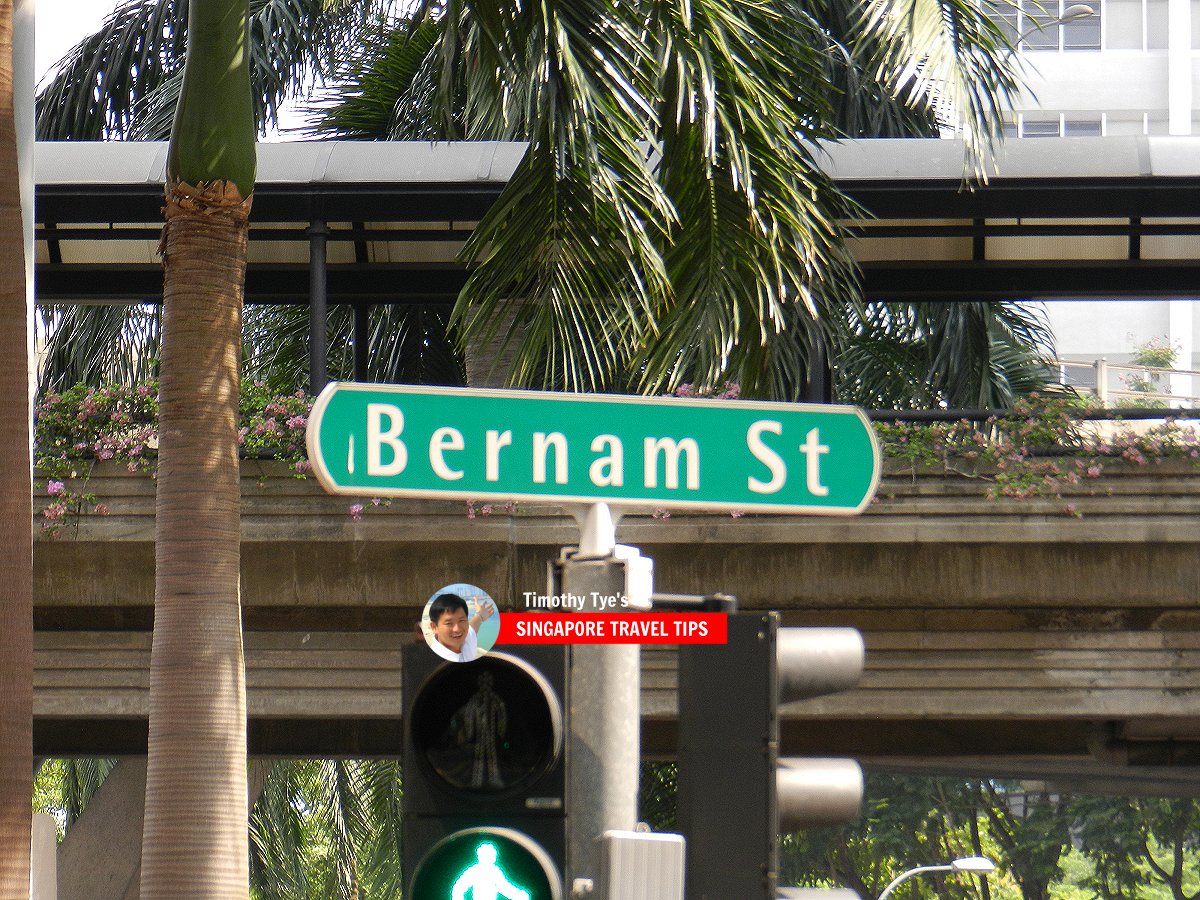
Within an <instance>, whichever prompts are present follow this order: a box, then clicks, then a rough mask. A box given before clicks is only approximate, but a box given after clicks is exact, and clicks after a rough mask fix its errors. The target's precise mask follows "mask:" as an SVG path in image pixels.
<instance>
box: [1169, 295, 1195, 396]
mask: <svg viewBox="0 0 1200 900" xmlns="http://www.w3.org/2000/svg"><path fill="white" fill-rule="evenodd" d="M1167 305H1168V309H1169V312H1168V322H1169V323H1170V324H1169V325H1168V326H1167V340H1168V341H1169V342H1170V344H1171V346H1172V347H1178V348H1179V355H1178V356H1177V357H1176V358H1175V368H1177V369H1193V370H1194V369H1195V368H1196V366H1197V365H1198V364H1197V362H1196V357H1195V353H1196V331H1195V309H1196V301H1194V300H1171V301H1169V302H1168V304H1167ZM1171 393H1172V394H1173V395H1174V396H1176V397H1180V398H1195V397H1200V378H1197V377H1196V376H1195V375H1172V376H1171ZM1182 403H1183V405H1184V406H1195V405H1196V403H1195V401H1194V400H1191V399H1184V400H1183V401H1182Z"/></svg>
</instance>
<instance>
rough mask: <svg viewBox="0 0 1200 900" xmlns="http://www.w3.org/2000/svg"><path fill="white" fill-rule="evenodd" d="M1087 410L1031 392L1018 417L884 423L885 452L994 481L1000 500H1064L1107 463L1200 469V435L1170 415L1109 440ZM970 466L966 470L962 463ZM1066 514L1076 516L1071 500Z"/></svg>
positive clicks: (1123, 429) (993, 492) (992, 493)
mask: <svg viewBox="0 0 1200 900" xmlns="http://www.w3.org/2000/svg"><path fill="white" fill-rule="evenodd" d="M1087 412H1088V411H1087V409H1086V407H1084V406H1083V405H1082V404H1081V403H1080V401H1078V400H1073V399H1062V398H1053V397H1041V396H1039V395H1038V394H1031V395H1030V396H1029V397H1026V398H1023V399H1021V400H1019V401H1017V402H1016V403H1014V404H1013V410H1012V415H1010V416H1005V417H1004V418H998V417H993V418H991V419H988V420H987V421H986V422H984V423H982V424H981V425H980V424H976V423H972V422H968V421H966V420H965V419H964V420H962V421H959V422H948V423H940V422H939V423H933V424H917V425H914V424H905V423H901V422H895V423H878V424H877V425H876V431H877V433H878V435H879V438H880V443H881V445H882V447H883V452H884V455H885V456H887V457H889V458H891V459H900V460H906V461H908V462H909V463H910V464H911V465H912V466H913V467H914V469H915V468H916V467H917V466H925V467H940V468H942V469H943V470H944V471H947V472H950V471H953V472H958V473H959V474H969V475H970V476H971V477H975V478H983V479H987V480H990V481H991V486H990V487H989V489H988V499H991V500H995V499H999V498H1000V497H1012V498H1015V499H1028V498H1030V497H1038V496H1040V497H1047V496H1048V497H1056V498H1058V499H1060V500H1061V499H1062V493H1061V492H1062V489H1063V486H1064V485H1078V484H1081V483H1082V482H1084V481H1085V480H1089V479H1096V478H1100V477H1101V476H1102V475H1103V474H1104V465H1105V462H1106V461H1108V460H1113V459H1124V460H1126V461H1128V462H1131V463H1133V464H1135V465H1139V466H1145V465H1150V464H1151V463H1152V462H1153V463H1161V462H1162V461H1163V460H1165V459H1182V460H1188V461H1191V462H1193V463H1195V464H1197V465H1200V434H1198V432H1197V430H1196V429H1195V428H1194V427H1190V426H1185V425H1180V424H1179V423H1177V422H1176V421H1175V420H1174V419H1171V418H1167V419H1165V420H1164V421H1163V422H1162V423H1160V424H1157V425H1152V426H1150V427H1148V428H1143V429H1135V428H1132V427H1129V426H1118V427H1117V428H1116V430H1115V431H1114V432H1113V433H1112V434H1111V435H1108V436H1107V437H1103V438H1101V437H1097V436H1094V435H1093V434H1091V433H1090V432H1089V431H1088V429H1086V428H1085V427H1084V423H1085V422H1086V420H1087ZM976 461H977V462H978V463H982V466H980V465H972V466H971V469H970V471H969V472H968V471H965V467H964V465H963V463H975V462H976ZM1063 508H1064V511H1065V512H1067V513H1068V514H1070V515H1075V516H1078V515H1079V512H1078V510H1077V508H1076V506H1075V504H1073V503H1067V504H1065V505H1064V507H1063Z"/></svg>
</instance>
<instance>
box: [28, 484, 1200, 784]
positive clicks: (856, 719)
mask: <svg viewBox="0 0 1200 900" xmlns="http://www.w3.org/2000/svg"><path fill="white" fill-rule="evenodd" d="M243 488H244V489H243V530H242V535H243V598H244V602H245V608H246V611H245V624H246V630H247V636H246V644H247V667H248V684H249V709H250V716H251V729H250V740H251V745H252V751H253V752H254V753H255V754H260V755H302V756H322V755H349V756H357V755H392V754H394V753H395V752H396V748H398V747H399V746H400V744H399V739H400V738H399V735H400V721H399V710H400V702H399V680H400V679H399V646H400V644H401V643H402V642H404V641H406V640H411V639H412V634H413V630H412V629H413V626H414V624H415V623H416V621H417V619H418V617H419V615H420V609H421V607H422V606H423V604H424V603H425V601H426V600H427V599H428V598H429V596H430V595H431V594H432V593H433V592H434V591H435V590H436V589H438V588H439V587H441V586H443V585H445V584H448V583H452V582H456V581H467V582H470V583H473V584H477V585H479V586H481V587H484V588H485V589H487V590H489V591H490V592H491V593H492V594H493V596H494V597H495V598H496V599H497V600H498V601H499V602H500V604H501V608H502V609H504V608H507V609H514V608H516V607H515V605H514V599H515V598H517V597H519V595H520V592H521V591H522V590H534V589H540V588H541V587H542V586H543V585H544V582H545V570H546V564H547V562H548V561H549V560H551V559H552V558H553V557H554V556H555V555H556V553H557V548H558V547H559V546H561V545H565V544H570V543H572V542H574V541H575V540H576V533H575V526H574V523H573V520H572V519H570V518H569V517H568V516H567V515H565V514H564V512H563V511H562V510H561V509H558V508H555V507H538V506H521V507H518V508H517V509H516V510H515V511H514V512H512V513H504V512H500V511H495V512H493V513H492V514H491V515H488V516H484V515H481V514H479V513H478V512H477V513H476V515H475V517H474V518H470V517H469V516H468V512H467V509H466V507H465V506H464V505H463V504H459V503H437V502H431V501H397V502H394V503H393V505H392V506H390V507H386V508H385V507H380V508H370V507H369V508H368V510H367V511H366V512H365V513H364V515H363V516H362V518H361V520H355V519H354V518H353V517H352V516H351V515H350V512H349V503H350V501H349V500H347V499H346V498H334V497H328V496H325V495H324V494H322V493H321V492H320V489H319V488H318V487H317V485H316V484H315V482H313V481H302V480H297V479H296V478H295V477H293V476H292V475H291V474H290V473H289V472H287V470H286V469H284V468H283V467H282V465H281V464H276V463H258V462H247V463H245V464H244V470H243ZM88 489H89V490H92V491H95V492H96V493H97V495H98V496H99V497H100V499H101V500H102V501H103V502H104V503H106V504H107V506H108V507H109V510H110V514H109V515H108V516H106V517H99V516H94V515H85V516H83V517H82V518H81V519H80V520H79V521H78V523H77V524H75V525H72V526H71V527H69V528H68V529H66V530H65V532H64V533H63V535H62V536H61V537H60V538H58V539H56V540H40V541H39V542H38V543H37V546H36V554H35V563H36V597H37V608H36V614H35V615H36V627H37V632H36V710H35V714H36V721H35V740H36V750H37V752H38V753H39V754H41V755H51V756H52V755H71V754H105V755H108V754H116V755H121V754H134V755H136V754H140V753H143V752H144V747H145V729H146V718H145V717H146V710H147V683H148V682H147V679H148V663H149V648H150V631H149V629H150V626H151V621H152V598H153V578H152V571H153V567H152V560H153V545H152V539H153V515H154V504H153V490H154V488H153V481H151V480H150V479H149V478H148V477H146V476H141V475H131V474H129V473H128V472H125V471H124V470H121V469H118V468H112V467H111V464H104V465H101V466H98V467H97V470H96V472H95V473H94V474H93V475H92V478H91V480H90V483H89V487H88ZM1075 490H1076V493H1074V494H1071V495H1069V496H1067V497H1065V498H1064V501H1059V500H1050V499H1036V500H1025V501H1015V500H1000V501H991V500H988V499H986V496H985V493H986V483H983V482H981V481H979V480H978V479H976V478H972V477H968V476H964V475H946V474H935V473H930V472H917V473H915V474H913V473H911V472H904V471H900V470H898V469H896V468H894V467H892V468H890V469H889V473H888V475H887V476H886V477H885V479H884V482H883V486H882V488H881V490H880V494H879V499H878V501H877V502H876V503H875V504H874V505H873V506H872V507H871V509H870V510H869V511H868V512H867V513H866V514H865V515H863V516H862V517H859V518H855V519H830V518H824V517H784V516H764V515H746V516H744V517H741V518H733V517H731V516H729V515H726V514H720V515H717V514H709V515H703V514H674V515H672V516H671V517H670V518H668V519H656V518H653V517H650V516H645V515H637V516H629V517H627V518H626V519H625V520H623V522H622V523H621V525H620V527H619V530H618V538H619V539H620V540H622V541H624V542H627V543H633V544H636V545H638V546H640V547H641V548H642V550H643V552H644V553H646V554H647V555H650V556H652V557H653V558H654V560H655V564H656V573H657V574H656V588H657V589H658V590H661V591H670V592H682V593H701V592H710V591H715V590H721V591H725V592H728V593H733V594H735V595H737V596H738V597H739V599H740V601H741V603H742V605H743V607H746V608H774V609H781V610H783V611H784V617H785V621H787V622H788V623H790V624H822V625H842V624H844V625H853V626H856V627H858V628H860V629H862V630H863V632H864V633H865V636H866V641H867V647H868V665H867V673H866V677H865V678H864V680H863V683H862V685H861V687H860V688H858V689H857V690H855V691H853V692H851V693H848V694H845V695H841V696H838V697H831V698H826V699H824V700H816V701H808V702H806V703H803V704H796V705H795V706H794V707H792V708H789V711H788V718H787V722H786V729H785V743H786V749H787V750H788V752H794V753H815V754H851V755H855V756H859V757H862V758H864V759H865V760H867V761H868V762H875V763H878V764H880V765H886V766H889V767H892V768H902V769H906V770H920V769H928V770H943V771H944V770H956V771H978V772H986V773H988V774H991V775H998V774H1004V773H1008V774H1014V775H1018V774H1020V775H1035V774H1037V775H1041V776H1043V777H1047V776H1057V777H1060V778H1066V777H1068V776H1069V777H1070V778H1072V779H1100V780H1111V779H1113V778H1117V779H1120V781H1121V783H1122V784H1127V785H1132V784H1137V783H1142V784H1143V787H1144V788H1145V789H1147V790H1151V789H1170V790H1172V791H1183V792H1185V793H1186V792H1192V791H1195V792H1196V793H1197V794H1200V777H1198V776H1200V703H1198V702H1197V701H1198V699H1200V612H1197V610H1196V605H1195V600H1196V597H1197V596H1198V595H1200V568H1198V567H1197V566H1196V564H1195V561H1196V559H1197V549H1198V546H1197V545H1198V543H1200V530H1198V529H1197V528H1196V522H1197V520H1198V518H1200V470H1197V469H1196V468H1193V467H1189V466H1187V465H1186V464H1184V463H1174V464H1172V463H1167V464H1164V465H1163V466H1156V467H1149V468H1135V467H1129V468H1123V467H1122V466H1120V465H1110V466H1108V467H1106V474H1105V476H1104V477H1103V478H1102V479H1100V480H1098V481H1095V482H1091V483H1090V488H1089V489H1084V488H1077V489H1075ZM1064 502H1070V503H1073V504H1074V505H1075V506H1076V508H1077V511H1078V512H1079V513H1080V514H1081V517H1075V516H1072V515H1070V514H1068V513H1067V512H1066V511H1065V510H1064ZM674 685H675V682H674V654H673V652H672V651H671V650H670V649H654V650H647V651H646V652H645V653H644V658H643V711H642V714H643V725H644V741H645V751H646V752H647V754H650V755H668V756H669V755H670V754H671V753H672V750H673V742H674V721H673V719H674V711H675V696H674Z"/></svg>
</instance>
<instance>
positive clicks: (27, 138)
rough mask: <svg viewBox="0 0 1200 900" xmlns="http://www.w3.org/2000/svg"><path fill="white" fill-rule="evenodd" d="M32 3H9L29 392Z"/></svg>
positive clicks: (32, 361) (33, 381) (32, 377)
mask: <svg viewBox="0 0 1200 900" xmlns="http://www.w3.org/2000/svg"><path fill="white" fill-rule="evenodd" d="M35 6H36V4H35V2H34V0H14V3H13V113H14V116H15V118H16V124H17V169H18V176H19V178H20V182H21V213H22V217H23V218H24V220H25V291H26V297H27V301H26V310H27V314H28V316H29V329H28V334H29V355H28V359H29V370H30V371H29V390H30V395H31V397H32V392H33V391H34V389H35V387H36V385H37V374H36V365H37V354H36V353H35V352H34V337H33V317H34V309H33V261H34V245H33V187H34V181H33V151H34V113H33V93H34V89H35V87H36V85H37V73H36V72H35V71H34V57H33V48H34V35H35V30H34V11H35Z"/></svg>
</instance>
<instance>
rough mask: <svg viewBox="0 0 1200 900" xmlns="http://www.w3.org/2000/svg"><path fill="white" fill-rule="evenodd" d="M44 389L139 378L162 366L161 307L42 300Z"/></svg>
mask: <svg viewBox="0 0 1200 900" xmlns="http://www.w3.org/2000/svg"><path fill="white" fill-rule="evenodd" d="M38 309H39V313H40V315H39V321H38V325H39V327H38V332H39V334H38V346H39V349H40V351H41V352H40V354H39V357H40V359H39V370H38V390H39V392H40V393H45V392H46V391H64V390H66V389H67V388H69V387H71V385H74V384H88V385H92V386H94V387H98V386H100V385H102V384H106V383H117V384H134V383H136V382H139V381H147V380H149V379H151V378H154V377H155V376H156V375H157V372H158V339H159V310H158V308H157V307H154V306H149V305H134V306H74V305H66V304H64V305H42V306H39V308H38Z"/></svg>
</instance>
